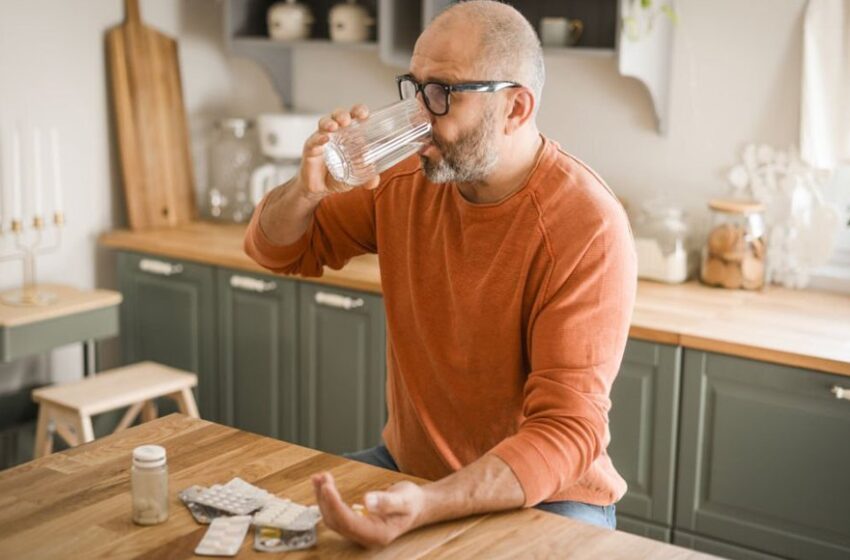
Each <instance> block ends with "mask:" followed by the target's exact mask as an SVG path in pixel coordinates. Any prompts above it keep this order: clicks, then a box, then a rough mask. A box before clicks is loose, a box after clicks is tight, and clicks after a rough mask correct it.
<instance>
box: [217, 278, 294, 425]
mask: <svg viewBox="0 0 850 560" xmlns="http://www.w3.org/2000/svg"><path fill="white" fill-rule="evenodd" d="M218 294H219V332H220V336H219V350H220V354H219V358H220V360H219V369H220V371H221V380H222V385H221V397H222V399H221V401H222V402H221V410H222V421H223V422H224V423H226V424H229V425H231V426H235V427H237V428H239V429H242V430H248V431H250V432H255V433H258V434H263V435H266V436H271V437H275V438H280V439H284V440H287V441H295V439H296V438H297V431H296V425H297V424H296V422H297V416H296V409H295V405H296V402H297V397H296V383H295V381H296V380H295V366H296V353H295V349H296V343H295V336H296V321H297V318H298V315H297V297H296V285H295V282H294V281H291V280H284V279H281V278H276V277H272V276H266V275H259V274H248V273H243V272H236V271H231V270H221V269H220V270H219V271H218Z"/></svg>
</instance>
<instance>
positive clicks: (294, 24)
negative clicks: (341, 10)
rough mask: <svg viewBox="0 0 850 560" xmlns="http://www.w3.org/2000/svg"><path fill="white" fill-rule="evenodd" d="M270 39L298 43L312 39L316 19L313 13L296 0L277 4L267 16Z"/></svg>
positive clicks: (287, 0) (270, 9) (273, 5)
mask: <svg viewBox="0 0 850 560" xmlns="http://www.w3.org/2000/svg"><path fill="white" fill-rule="evenodd" d="M266 19H267V23H268V26H269V37H271V38H272V39H274V40H276V41H296V40H299V39H307V38H309V37H310V29H311V28H312V26H313V23H314V22H315V21H316V19H315V18H314V17H313V12H311V11H310V8H308V7H307V6H305V5H304V4H298V3H297V2H296V1H295V0H286V1H285V2H276V3H275V4H272V7H271V8H269V11H268V14H267V18H266Z"/></svg>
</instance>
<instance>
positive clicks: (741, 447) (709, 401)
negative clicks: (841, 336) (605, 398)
mask: <svg viewBox="0 0 850 560" xmlns="http://www.w3.org/2000/svg"><path fill="white" fill-rule="evenodd" d="M683 372H684V373H683V392H682V393H683V394H682V422H681V434H680V446H679V447H680V455H679V464H678V478H677V481H678V490H677V504H676V530H681V531H684V532H686V533H689V534H692V535H695V536H697V537H704V538H708V539H714V540H718V541H722V542H725V543H729V544H732V545H736V546H740V547H743V548H746V549H752V550H756V551H760V552H764V553H767V554H775V555H778V556H782V557H786V558H791V559H817V560H832V559H835V560H837V559H842V560H844V559H847V558H850V402H848V401H847V400H841V399H837V398H836V397H835V396H834V395H833V393H832V390H833V388H834V387H836V386H838V387H845V388H847V387H848V386H850V379H848V378H847V377H843V376H837V375H829V374H825V373H819V372H815V371H808V370H803V369H799V368H794V367H786V366H780V365H775V364H767V363H763V362H758V361H754V360H747V359H743V358H737V357H732V356H726V355H721V354H714V353H709V352H702V351H696V350H686V351H685V356H684V370H683Z"/></svg>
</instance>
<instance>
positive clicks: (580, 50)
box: [543, 47, 617, 58]
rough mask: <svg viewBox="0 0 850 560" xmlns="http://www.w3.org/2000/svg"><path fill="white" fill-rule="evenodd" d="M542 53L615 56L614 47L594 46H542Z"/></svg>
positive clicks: (601, 56)
mask: <svg viewBox="0 0 850 560" xmlns="http://www.w3.org/2000/svg"><path fill="white" fill-rule="evenodd" d="M543 54H544V55H553V56H590V57H599V58H614V57H616V56H617V51H616V50H615V49H607V48H595V47H543Z"/></svg>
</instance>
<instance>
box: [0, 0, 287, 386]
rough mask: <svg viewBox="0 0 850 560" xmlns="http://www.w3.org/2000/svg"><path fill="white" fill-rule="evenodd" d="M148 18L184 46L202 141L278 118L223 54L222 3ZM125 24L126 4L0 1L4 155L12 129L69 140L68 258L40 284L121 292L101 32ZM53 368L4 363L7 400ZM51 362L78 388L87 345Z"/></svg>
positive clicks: (48, 260)
mask: <svg viewBox="0 0 850 560" xmlns="http://www.w3.org/2000/svg"><path fill="white" fill-rule="evenodd" d="M141 11H142V17H143V19H144V20H145V21H146V23H148V24H149V25H151V26H153V27H156V28H158V29H159V30H161V31H163V32H165V33H168V34H169V35H171V36H174V37H177V38H178V40H179V43H180V60H181V70H182V75H183V87H184V95H185V102H186V106H187V110H188V113H189V115H190V121H191V123H192V128H193V130H194V131H200V130H203V129H204V128H205V127H206V125H207V124H208V122H209V119H210V118H213V117H215V116H219V115H225V114H253V113H255V112H260V111H275V110H278V109H279V107H280V104H279V101H278V98H277V95H276V94H275V93H274V91H273V89H272V88H271V86H270V84H269V82H268V79H267V78H266V76H265V74H264V73H263V72H262V71H261V70H260V69H259V68H258V67H257V66H255V65H254V64H253V63H251V62H247V61H243V60H239V59H231V58H230V57H228V56H227V55H226V54H225V53H224V49H223V45H222V43H221V25H222V24H221V8H220V4H219V3H218V2H212V1H209V0H181V1H180V2H174V1H173V0H142V1H141ZM123 18H124V9H123V2H122V1H121V0H72V1H68V0H64V1H63V0H27V1H25V2H22V1H18V0H0V133H2V135H4V136H2V137H0V145H2V144H3V140H7V138H8V137H7V136H5V135H7V134H8V133H9V131H10V130H11V127H12V126H13V125H14V123H15V122H20V123H21V124H22V125H23V126H28V125H30V124H35V125H40V126H55V127H57V128H58V130H59V133H60V135H61V137H62V151H63V153H62V156H63V166H64V182H65V186H66V196H65V200H66V202H65V205H66V219H67V222H68V224H67V228H66V229H65V235H64V240H63V243H62V248H61V251H59V252H58V253H56V254H54V255H50V256H45V257H42V258H40V259H39V260H38V278H39V280H40V281H45V282H51V281H52V282H63V283H67V284H71V285H75V286H78V287H81V288H92V287H95V286H98V287H114V286H115V277H114V275H115V262H114V255H113V254H112V253H111V252H109V251H105V250H98V249H97V247H96V245H95V240H96V239H97V236H98V235H99V234H100V233H102V232H104V231H107V230H110V229H112V228H115V227H120V226H122V225H123V224H124V223H125V217H124V208H123V204H124V202H123V196H122V194H121V191H120V182H119V179H118V173H119V167H118V162H117V153H116V148H115V142H114V139H115V137H114V131H113V129H112V124H111V117H110V105H109V90H108V87H107V82H106V66H105V52H104V33H105V32H106V30H108V29H109V28H110V27H111V26H113V25H116V24H119V23H121V21H122V20H123ZM28 146H29V144H27V147H28ZM7 147H8V146H7V145H3V147H2V149H3V150H5V149H7ZM0 177H3V179H4V180H2V182H0V184H2V185H3V186H6V185H8V184H9V182H8V165H6V166H4V168H3V170H2V173H0ZM5 192H6V196H7V198H6V200H5V201H0V206H2V208H3V209H2V215H3V216H4V220H3V222H4V223H7V221H6V220H7V219H8V217H9V210H10V208H9V206H10V203H9V201H8V188H6V189H5ZM10 242H11V240H10V239H9V236H4V237H3V239H0V251H3V250H6V249H8V248H9V247H10V244H11V243H10ZM20 279H21V271H20V267H19V266H17V263H12V262H3V263H0V291H2V290H4V289H8V288H12V287H15V286H16V285H17V284H18V283H19V282H20ZM104 346H105V348H103V349H102V350H103V351H102V352H101V356H102V358H103V359H102V364H103V365H106V366H109V365H111V364H114V361H115V359H116V351H117V348H116V346H115V345H114V344H113V345H108V344H107V345H104ZM44 362H45V360H43V359H31V360H21V361H19V362H13V363H11V364H2V363H0V391H3V390H6V389H8V388H11V387H16V386H19V385H20V384H21V383H23V382H24V381H25V380H26V379H30V380H35V379H38V378H44V377H45V374H46V372H45V369H46V368H45V364H44ZM52 363H53V368H52V369H53V378H54V379H57V380H62V379H73V378H76V377H79V375H80V374H81V370H82V354H81V351H80V349H79V346H69V347H66V348H62V349H59V350H57V351H54V352H53V359H52Z"/></svg>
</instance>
